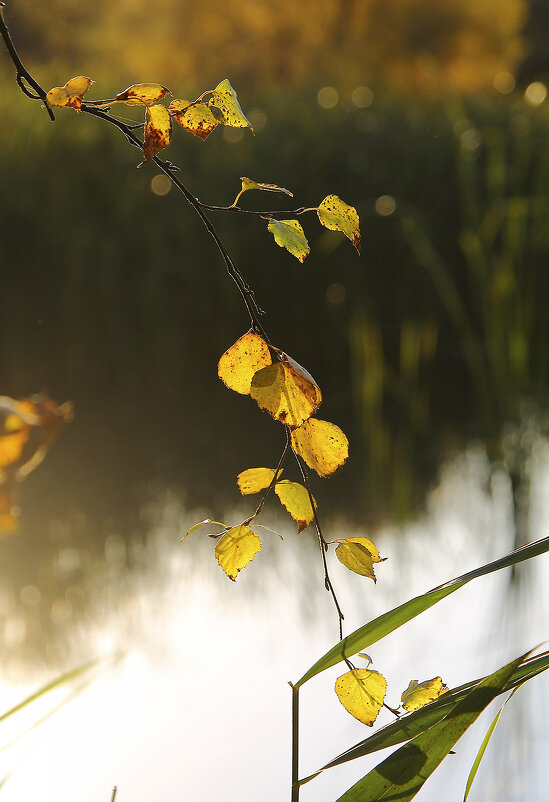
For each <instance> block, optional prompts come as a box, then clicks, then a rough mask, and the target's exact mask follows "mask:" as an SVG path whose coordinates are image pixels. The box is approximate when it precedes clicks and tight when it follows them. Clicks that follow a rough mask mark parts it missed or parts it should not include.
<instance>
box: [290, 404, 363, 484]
mask: <svg viewBox="0 0 549 802" xmlns="http://www.w3.org/2000/svg"><path fill="white" fill-rule="evenodd" d="M291 437H292V448H293V449H294V451H296V452H297V453H298V454H299V455H300V456H301V457H303V459H304V460H305V462H306V463H307V465H308V466H309V468H312V469H313V470H314V471H316V472H317V473H318V475H319V476H324V477H326V476H331V475H332V474H333V473H335V472H336V471H337V470H338V469H339V468H341V466H342V465H344V464H345V462H346V460H347V457H348V456H349V441H348V440H347V438H346V436H345V435H344V434H343V432H342V431H341V429H340V428H339V426H336V425H335V423H329V421H325V420H318V419H317V418H311V419H310V420H308V421H306V422H305V423H304V424H303V425H302V426H300V427H299V428H298V429H294V431H293V432H292V435H291Z"/></svg>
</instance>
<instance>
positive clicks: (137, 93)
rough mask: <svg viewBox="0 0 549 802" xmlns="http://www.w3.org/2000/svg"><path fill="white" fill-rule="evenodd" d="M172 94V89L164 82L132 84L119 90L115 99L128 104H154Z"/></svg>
mask: <svg viewBox="0 0 549 802" xmlns="http://www.w3.org/2000/svg"><path fill="white" fill-rule="evenodd" d="M170 94H171V92H170V90H169V89H166V87H165V86H162V84H132V86H128V87H127V89H124V91H123V92H119V93H118V94H117V95H116V98H115V99H116V102H118V103H126V104H127V105H128V106H152V105H153V103H158V101H159V100H162V98H163V97H164V96H165V95H170Z"/></svg>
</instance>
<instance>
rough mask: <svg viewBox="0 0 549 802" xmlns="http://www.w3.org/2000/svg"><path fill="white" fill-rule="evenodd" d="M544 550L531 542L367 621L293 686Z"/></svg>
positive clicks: (546, 545)
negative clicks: (475, 582)
mask: <svg viewBox="0 0 549 802" xmlns="http://www.w3.org/2000/svg"><path fill="white" fill-rule="evenodd" d="M547 551H549V537H545V538H542V539H541V540H536V541H534V542H533V543H529V544H527V545H526V546H522V547H521V548H519V549H515V550H514V551H512V552H510V553H509V554H507V555H506V556H505V557H501V558H500V559H499V560H494V561H493V562H491V563H487V564H486V565H483V566H481V567H480V568H476V569H475V570H474V571H469V572H468V573H466V574H462V575H461V576H458V577H456V578H455V579H451V580H450V581H448V582H445V583H444V584H443V585H439V586H438V587H436V588H433V589H432V590H430V591H428V592H427V593H424V594H423V595H422V596H416V597H415V598H413V599H410V600H409V601H407V602H405V603H404V604H401V605H400V606H399V607H395V608H394V609H393V610H390V611H389V612H387V613H384V614H383V615H381V616H379V617H378V618H376V619H374V621H370V623H368V624H365V625H364V626H363V627H360V628H359V629H357V630H355V631H354V632H353V633H351V634H350V635H347V637H346V638H343V640H341V641H340V642H339V643H337V644H336V645H335V646H333V647H332V648H331V649H330V650H329V651H328V652H326V654H325V655H324V656H323V657H321V658H320V660H317V662H316V663H314V665H312V666H311V668H309V670H308V671H306V672H305V674H304V675H303V676H302V677H301V679H300V680H299V681H298V682H296V683H295V687H300V686H301V685H303V684H304V683H305V682H308V680H310V679H311V678H312V677H314V676H316V675H317V674H320V672H321V671H325V670H326V669H327V668H331V666H334V665H336V664H337V663H339V662H341V661H342V660H345V658H346V657H351V656H352V655H354V654H356V653H357V652H360V651H362V650H363V649H367V648H368V647H369V646H371V645H372V643H376V641H378V640H381V639H382V638H384V637H385V636H386V635H389V633H391V632H394V630H395V629H398V628H399V627H401V626H402V625H403V624H406V623H407V622H408V621H410V620H411V619H412V618H415V617H416V616H417V615H419V614H420V613H423V612H424V611H425V610H428V609H429V607H432V606H433V605H434V604H437V602H439V601H441V600H442V599H444V598H446V596H449V595H450V594H451V593H454V592H455V591H456V590H459V588H462V587H463V586H464V585H466V584H467V583H468V582H470V581H471V580H472V579H477V578H478V577H481V576H485V575H486V574H491V573H492V572H494V571H500V570H501V569H503V568H508V567H510V566H511V565H516V564H517V563H520V562H523V561H524V560H530V559H531V558H532V557H537V556H539V555H540V554H545V552H547Z"/></svg>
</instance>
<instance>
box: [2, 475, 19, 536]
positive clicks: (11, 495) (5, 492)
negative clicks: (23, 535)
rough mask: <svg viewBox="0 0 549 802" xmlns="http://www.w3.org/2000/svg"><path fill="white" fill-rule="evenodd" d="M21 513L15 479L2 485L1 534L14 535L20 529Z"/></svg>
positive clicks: (11, 478)
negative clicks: (16, 495)
mask: <svg viewBox="0 0 549 802" xmlns="http://www.w3.org/2000/svg"><path fill="white" fill-rule="evenodd" d="M20 514H21V511H20V509H19V507H18V506H17V504H16V499H15V483H14V481H13V477H10V480H9V481H4V482H3V483H1V484H0V534H4V535H14V534H15V533H16V532H17V531H18V529H19V516H20Z"/></svg>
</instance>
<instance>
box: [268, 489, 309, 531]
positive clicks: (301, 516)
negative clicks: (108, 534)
mask: <svg viewBox="0 0 549 802" xmlns="http://www.w3.org/2000/svg"><path fill="white" fill-rule="evenodd" d="M275 493H276V495H277V496H278V498H279V499H280V503H281V504H283V505H284V507H286V509H287V510H288V512H289V513H290V515H291V516H292V518H293V519H294V521H295V522H296V523H297V534H298V535H299V534H300V532H303V530H304V529H306V528H307V527H308V526H309V524H310V523H311V521H312V520H313V518H314V513H313V508H312V506H311V499H310V498H309V493H308V491H307V488H306V487H304V486H303V485H301V484H299V482H290V481H288V479H283V480H282V481H281V482H277V483H276V485H275ZM313 501H314V504H315V506H316V501H315V499H314V498H313Z"/></svg>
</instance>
